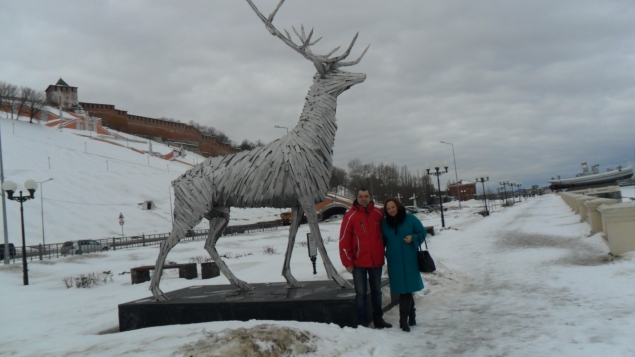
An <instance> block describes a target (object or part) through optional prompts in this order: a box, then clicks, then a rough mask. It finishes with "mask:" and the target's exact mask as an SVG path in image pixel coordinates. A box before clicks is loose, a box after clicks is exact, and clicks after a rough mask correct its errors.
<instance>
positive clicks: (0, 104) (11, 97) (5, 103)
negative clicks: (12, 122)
mask: <svg viewBox="0 0 635 357" xmlns="http://www.w3.org/2000/svg"><path fill="white" fill-rule="evenodd" d="M17 96H18V86H16V85H15V84H11V83H7V82H4V81H0V110H6V111H7V118H8V117H9V114H8V112H11V119H13V113H14V112H15V110H16V107H15V105H14V102H15V98H16V97H17Z"/></svg>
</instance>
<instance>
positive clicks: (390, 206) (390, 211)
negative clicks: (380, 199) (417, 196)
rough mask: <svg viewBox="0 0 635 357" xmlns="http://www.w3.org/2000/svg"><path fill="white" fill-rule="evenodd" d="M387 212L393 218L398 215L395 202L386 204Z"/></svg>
mask: <svg viewBox="0 0 635 357" xmlns="http://www.w3.org/2000/svg"><path fill="white" fill-rule="evenodd" d="M386 212H387V213H388V215H389V216H391V217H394V216H396V215H397V205H396V204H395V203H394V202H393V201H389V202H388V203H387V204H386Z"/></svg>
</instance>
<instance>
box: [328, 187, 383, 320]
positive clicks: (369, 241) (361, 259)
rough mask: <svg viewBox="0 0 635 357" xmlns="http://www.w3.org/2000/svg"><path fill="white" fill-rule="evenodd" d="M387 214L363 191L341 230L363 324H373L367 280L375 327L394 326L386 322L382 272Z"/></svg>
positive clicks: (342, 253) (344, 257)
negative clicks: (382, 298)
mask: <svg viewBox="0 0 635 357" xmlns="http://www.w3.org/2000/svg"><path fill="white" fill-rule="evenodd" d="M383 217H384V215H383V212H382V210H381V209H379V208H376V207H375V204H374V202H373V201H372V200H371V198H370V192H369V191H368V190H367V189H365V188H361V189H359V190H358V191H357V199H356V200H355V202H353V206H352V207H351V209H350V210H349V211H348V212H346V214H345V215H344V219H343V220H342V227H341V228H340V258H341V259H342V264H343V265H344V266H345V267H346V270H347V271H348V272H349V273H351V274H353V283H354V284H355V293H356V299H357V316H358V321H359V324H360V325H362V326H364V327H368V326H369V324H370V321H369V318H368V313H367V311H366V292H367V283H366V282H367V281H368V282H369V283H370V284H369V285H370V298H371V305H372V308H373V323H374V325H375V328H384V327H392V325H391V324H389V323H387V322H386V321H384V319H383V315H384V313H383V311H382V309H381V273H382V267H383V265H384V242H383V240H382V238H381V221H382V219H383Z"/></svg>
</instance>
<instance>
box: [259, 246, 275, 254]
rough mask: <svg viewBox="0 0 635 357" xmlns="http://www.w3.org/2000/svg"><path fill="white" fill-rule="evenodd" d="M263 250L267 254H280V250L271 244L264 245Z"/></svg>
mask: <svg viewBox="0 0 635 357" xmlns="http://www.w3.org/2000/svg"><path fill="white" fill-rule="evenodd" d="M262 252H263V253H264V254H265V255H276V254H278V250H277V249H276V248H274V247H272V246H270V245H266V246H264V247H262Z"/></svg>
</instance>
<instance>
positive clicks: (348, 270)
mask: <svg viewBox="0 0 635 357" xmlns="http://www.w3.org/2000/svg"><path fill="white" fill-rule="evenodd" d="M346 271H347V272H349V273H351V274H353V266H352V265H351V266H350V267H346Z"/></svg>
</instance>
